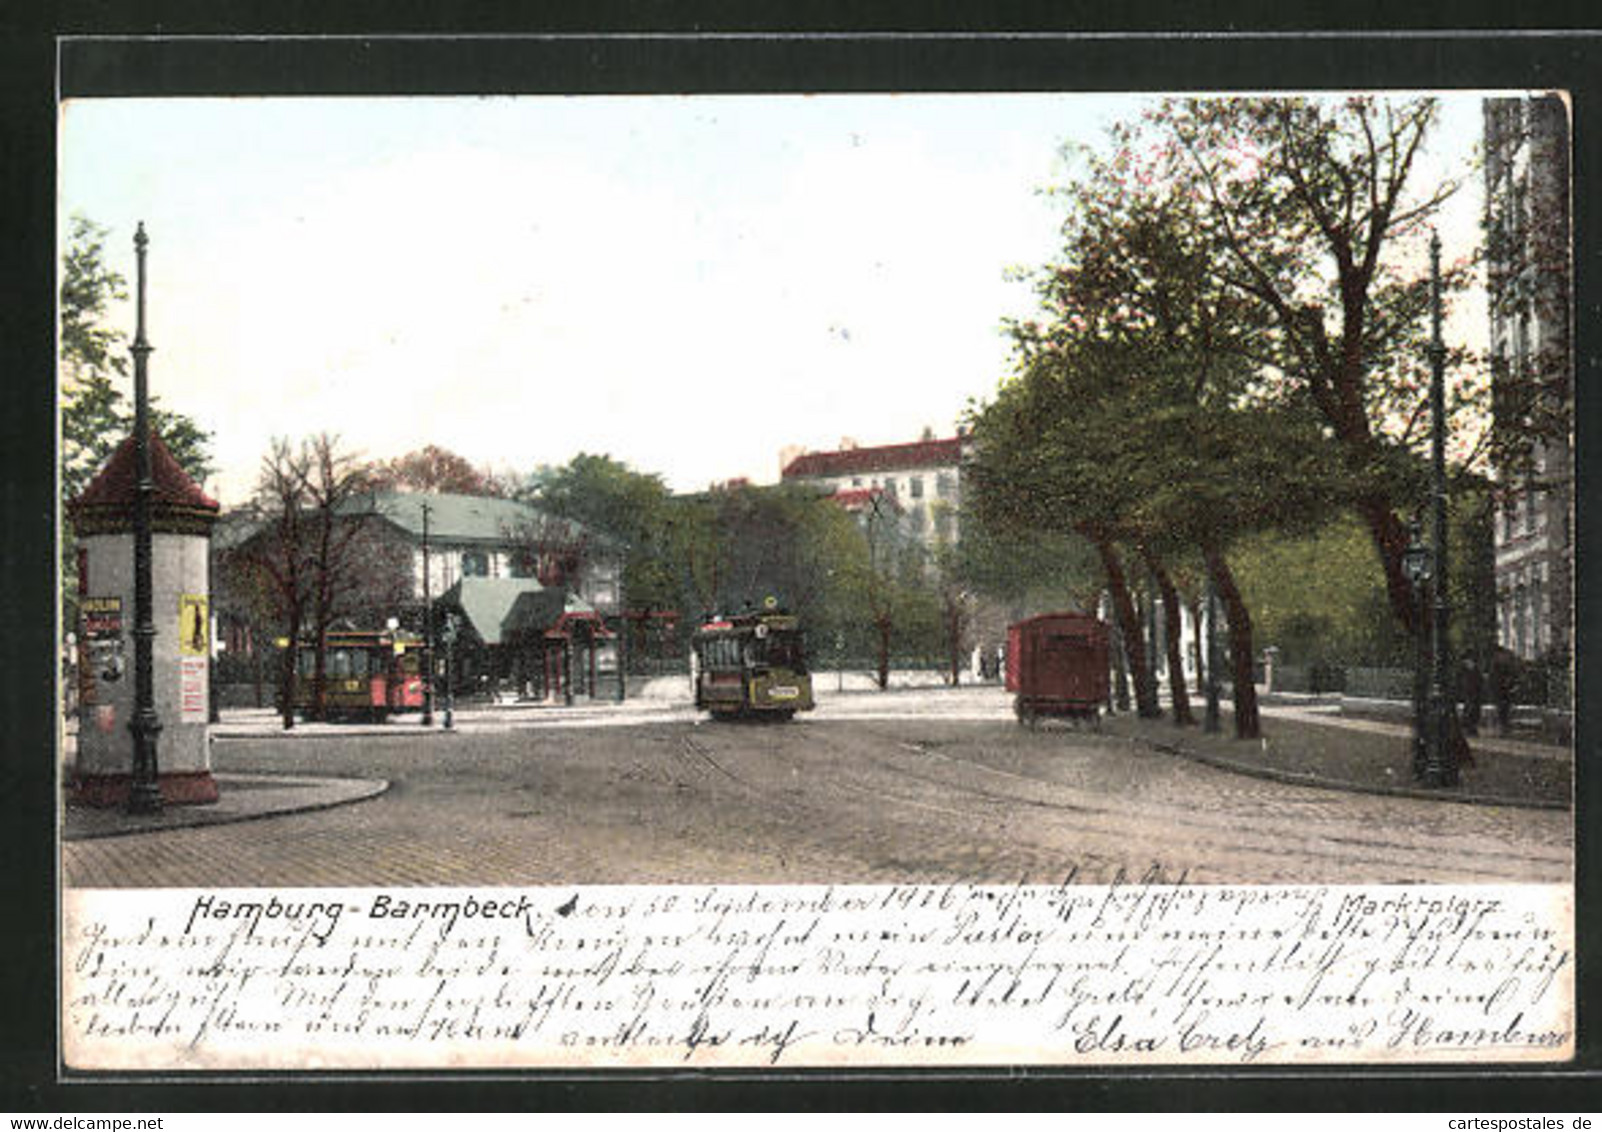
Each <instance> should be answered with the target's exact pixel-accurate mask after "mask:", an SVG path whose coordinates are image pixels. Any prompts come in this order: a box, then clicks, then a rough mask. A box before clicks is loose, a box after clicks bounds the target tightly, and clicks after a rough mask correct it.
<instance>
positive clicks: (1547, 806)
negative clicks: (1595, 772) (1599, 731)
mask: <svg viewBox="0 0 1602 1132" xmlns="http://www.w3.org/2000/svg"><path fill="white" fill-rule="evenodd" d="M1128 738H1129V741H1130V742H1132V743H1141V744H1143V745H1145V746H1148V747H1151V748H1153V749H1154V750H1158V751H1161V752H1163V753H1164V754H1167V755H1177V756H1178V757H1180V758H1182V759H1189V760H1190V761H1191V762H1198V763H1202V764H1204V765H1206V766H1210V767H1213V768H1215V769H1217V770H1225V771H1229V772H1230V773H1232V774H1241V775H1246V776H1247V777H1249V778H1265V779H1268V780H1269V781H1272V782H1283V783H1285V784H1287V785H1291V786H1311V787H1314V788H1316V789H1319V790H1342V791H1345V792H1347V793H1351V794H1379V795H1383V796H1388V797H1393V798H1418V799H1422V800H1424V801H1430V802H1456V803H1458V804H1459V805H1469V806H1511V807H1515V808H1518V809H1524V810H1569V809H1572V808H1573V807H1572V806H1571V805H1570V804H1569V803H1568V802H1555V801H1548V800H1546V799H1544V798H1510V797H1504V796H1502V795H1500V794H1454V793H1443V792H1441V791H1434V790H1423V789H1419V788H1417V787H1413V786H1372V785H1369V784H1367V783H1362V782H1344V781H1340V780H1337V779H1330V778H1321V777H1319V776H1318V775H1313V774H1301V773H1298V772H1296V771H1293V770H1279V769H1276V768H1274V767H1264V766H1254V765H1252V764H1251V763H1242V762H1236V761H1235V760H1234V759H1225V758H1220V757H1219V756H1217V755H1207V754H1203V753H1202V752H1200V751H1193V750H1188V749H1186V748H1184V747H1179V746H1175V745H1174V744H1172V743H1163V742H1158V741H1155V740H1151V739H1140V738H1137V737H1134V736H1129V737H1128Z"/></svg>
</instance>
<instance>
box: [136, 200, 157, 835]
mask: <svg viewBox="0 0 1602 1132" xmlns="http://www.w3.org/2000/svg"><path fill="white" fill-rule="evenodd" d="M149 243H150V239H149V237H148V236H146V235H145V226H144V224H143V223H141V224H140V225H139V227H138V229H137V230H136V231H135V232H134V251H135V253H136V254H137V257H138V265H139V283H138V322H137V324H136V329H135V332H134V341H133V356H134V453H135V456H136V459H137V465H136V467H137V470H138V476H139V480H138V484H137V490H136V492H135V494H134V629H133V638H134V713H133V718H132V719H130V720H129V721H128V730H129V731H130V732H131V733H132V735H133V773H132V775H131V776H130V781H129V784H128V812H129V813H135V814H149V813H155V812H157V811H159V810H160V809H161V781H160V777H159V773H160V772H159V768H158V767H157V765H156V741H157V738H158V737H159V736H160V735H161V719H160V718H159V717H158V716H157V714H156V702H155V682H154V677H153V668H154V660H153V657H152V644H153V643H154V641H155V637H156V625H155V621H154V614H153V610H152V606H153V604H154V601H153V598H152V592H151V591H152V580H151V569H152V567H151V537H150V502H151V497H152V495H153V494H154V493H155V480H154V474H153V473H152V471H151V465H150V382H149V376H148V373H147V360H148V358H149V357H150V350H151V346H150V343H149V342H148V341H146V339H145V248H146V246H147V245H148V244H149Z"/></svg>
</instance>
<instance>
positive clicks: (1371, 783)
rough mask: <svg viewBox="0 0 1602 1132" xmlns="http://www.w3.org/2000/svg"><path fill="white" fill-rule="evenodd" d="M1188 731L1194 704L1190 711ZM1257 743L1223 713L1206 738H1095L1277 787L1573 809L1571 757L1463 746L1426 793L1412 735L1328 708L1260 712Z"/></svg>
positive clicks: (1479, 739)
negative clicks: (1443, 782) (1453, 767)
mask: <svg viewBox="0 0 1602 1132" xmlns="http://www.w3.org/2000/svg"><path fill="white" fill-rule="evenodd" d="M1192 710H1193V711H1194V713H1195V715H1196V718H1197V720H1198V724H1199V722H1200V720H1201V719H1202V718H1203V715H1204V705H1203V704H1199V703H1198V704H1193V705H1192ZM1259 710H1260V714H1261V717H1262V719H1261V724H1262V726H1261V731H1262V737H1261V738H1260V739H1258V740H1257V741H1255V742H1252V741H1245V740H1239V739H1236V738H1235V737H1234V719H1233V717H1232V715H1231V713H1230V710H1229V705H1228V704H1225V705H1224V709H1223V712H1222V720H1221V723H1222V729H1221V730H1220V732H1219V733H1217V734H1208V733H1206V732H1205V731H1203V730H1202V728H1201V727H1200V726H1199V725H1198V726H1195V727H1176V726H1175V725H1174V723H1173V719H1172V715H1171V714H1169V715H1167V716H1165V717H1164V718H1162V719H1139V718H1136V717H1135V716H1133V715H1129V714H1125V715H1118V716H1114V717H1111V718H1109V719H1108V720H1107V721H1106V724H1105V726H1104V730H1105V731H1106V732H1107V733H1109V734H1114V735H1121V736H1123V737H1126V738H1129V739H1133V740H1136V741H1139V742H1142V743H1145V744H1148V745H1150V746H1153V747H1156V748H1157V749H1158V750H1162V751H1166V752H1168V753H1170V754H1175V755H1180V756H1182V757H1185V758H1190V759H1194V760H1196V761H1198V762H1203V763H1207V764H1208V765H1211V766H1215V767H1218V768H1220V769H1222V770H1228V771H1232V772H1234V773H1237V774H1249V775H1254V776H1256V777H1259V778H1269V779H1273V780H1275V781H1279V782H1287V783H1294V784H1298V785H1303V786H1317V787H1324V788H1328V789H1336V790H1352V791H1360V792H1363V793H1371V794H1393V795H1399V796H1403V797H1411V798H1425V799H1430V800H1434V801H1449V802H1467V803H1474V804H1478V805H1492V806H1519V807H1527V808H1535V809H1568V808H1569V807H1570V806H1571V805H1572V804H1573V772H1574V756H1573V751H1572V749H1570V748H1567V747H1558V746H1553V745H1550V744H1545V743H1532V742H1526V741H1522V740H1518V739H1509V738H1503V737H1500V736H1496V735H1487V734H1481V735H1478V736H1471V737H1470V738H1469V740H1468V743H1469V750H1470V753H1471V755H1472V758H1473V762H1472V764H1470V765H1466V766H1464V767H1462V768H1460V772H1459V776H1460V780H1459V782H1458V784H1457V785H1456V786H1450V787H1442V788H1438V789H1429V788H1425V787H1423V786H1421V785H1419V784H1418V783H1417V782H1415V781H1414V779H1413V774H1412V751H1413V746H1412V743H1413V733H1412V728H1411V726H1409V725H1404V724H1396V723H1384V722H1380V721H1377V720H1370V719H1356V718H1353V717H1351V716H1343V715H1341V714H1339V710H1338V708H1335V707H1325V708H1318V707H1296V706H1283V705H1277V704H1271V703H1270V704H1262V705H1261V706H1260V709H1259Z"/></svg>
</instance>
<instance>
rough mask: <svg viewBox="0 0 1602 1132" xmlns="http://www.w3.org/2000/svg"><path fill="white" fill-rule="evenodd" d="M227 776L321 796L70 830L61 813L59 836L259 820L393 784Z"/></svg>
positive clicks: (339, 802) (195, 809)
mask: <svg viewBox="0 0 1602 1132" xmlns="http://www.w3.org/2000/svg"><path fill="white" fill-rule="evenodd" d="M227 777H231V778H234V779H235V780H240V779H249V780H251V781H254V782H257V783H262V782H270V783H274V784H282V785H283V787H284V788H286V789H295V788H297V787H298V788H301V789H303V790H307V791H308V792H310V793H312V794H314V795H321V796H320V797H318V796H313V797H309V798H306V799H305V800H303V801H299V802H291V803H289V804H287V805H276V806H269V807H263V808H261V809H254V810H238V811H232V812H227V811H224V812H219V811H217V810H210V811H208V810H207V808H206V807H204V806H188V807H183V808H182V809H181V810H180V809H178V808H172V809H167V810H163V811H162V817H161V819H160V820H159V821H155V822H149V823H148V824H140V825H116V826H107V827H106V828H104V829H80V830H78V831H76V832H74V833H69V832H68V831H67V825H68V822H67V819H66V817H65V816H63V818H62V820H61V826H60V838H61V840H62V841H63V842H68V841H98V840H102V839H104V838H108V837H133V836H137V835H139V834H147V833H166V832H167V831H169V830H174V829H197V828H199V827H201V826H209V825H234V824H237V823H239V822H247V821H260V820H262V819H264V818H276V817H283V816H285V815H288V814H305V813H313V812H315V811H317V810H331V809H334V808H335V807H337V806H349V805H354V804H355V803H357V802H367V801H371V800H372V799H374V798H377V797H379V796H380V795H382V794H384V793H386V792H388V790H389V789H390V787H391V786H392V785H393V783H391V782H390V781H389V779H387V778H369V779H361V778H308V777H299V776H295V777H291V776H279V775H268V774H250V775H232V776H227ZM225 782H226V779H225ZM330 795H333V796H330Z"/></svg>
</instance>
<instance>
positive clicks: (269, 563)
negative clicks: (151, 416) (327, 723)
mask: <svg viewBox="0 0 1602 1132" xmlns="http://www.w3.org/2000/svg"><path fill="white" fill-rule="evenodd" d="M308 462H309V461H308V455H307V453H306V452H305V451H304V450H299V451H297V450H296V448H295V447H294V446H293V445H292V444H291V443H290V442H289V440H288V439H287V438H284V437H276V438H274V440H273V442H272V446H271V447H270V448H269V449H268V452H267V455H265V456H264V457H262V462H261V470H260V472H259V473H258V475H257V480H256V500H255V505H256V508H257V511H258V513H259V514H260V515H261V516H262V517H263V520H264V523H265V526H264V529H263V530H262V531H261V532H260V533H259V534H258V535H257V537H256V538H254V539H252V540H250V541H249V542H248V543H246V544H245V546H244V547H242V548H241V550H240V553H239V555H238V556H237V557H236V559H235V561H236V562H237V563H238V565H239V568H240V569H241V570H242V571H248V572H251V573H254V574H255V576H256V577H257V578H260V579H265V584H264V585H263V586H262V589H263V590H264V591H265V592H266V593H267V594H268V595H270V599H271V602H272V606H273V608H274V611H275V612H276V614H277V619H278V624H279V626H280V628H281V630H282V633H283V636H282V638H281V641H282V644H283V648H282V650H281V651H280V653H279V657H278V660H279V666H278V710H279V712H280V714H281V716H282V718H283V724H284V730H285V731H288V730H290V729H291V728H293V727H294V726H295V685H296V682H297V680H298V676H299V673H298V670H297V666H296V661H297V652H298V649H299V645H300V639H301V634H302V629H303V627H304V625H305V623H306V617H307V608H308V603H309V601H310V599H311V591H312V577H311V575H312V570H311V566H310V563H309V561H308V558H307V554H306V539H307V531H308V528H309V527H310V522H311V520H310V516H309V515H308V514H307V511H308V501H307V498H306V479H307V476H308V475H309V467H308Z"/></svg>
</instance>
